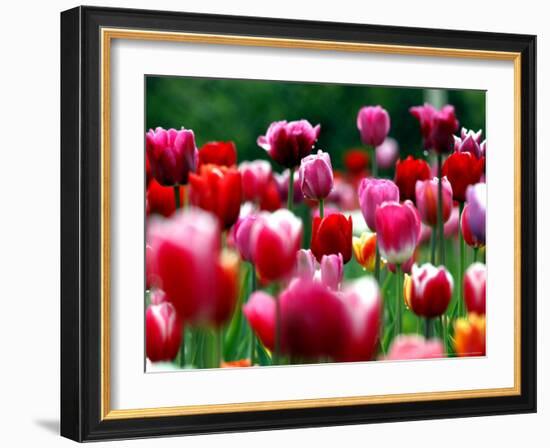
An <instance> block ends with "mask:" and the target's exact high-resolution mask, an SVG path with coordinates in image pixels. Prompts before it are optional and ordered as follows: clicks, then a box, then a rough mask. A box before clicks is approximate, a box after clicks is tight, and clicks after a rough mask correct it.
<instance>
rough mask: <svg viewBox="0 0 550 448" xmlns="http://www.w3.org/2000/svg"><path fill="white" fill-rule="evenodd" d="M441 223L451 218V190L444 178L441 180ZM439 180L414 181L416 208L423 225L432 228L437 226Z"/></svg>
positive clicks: (435, 178)
mask: <svg viewBox="0 0 550 448" xmlns="http://www.w3.org/2000/svg"><path fill="white" fill-rule="evenodd" d="M441 187H442V199H443V222H444V223H445V222H447V220H448V219H449V218H450V216H451V210H452V209H453V190H452V188H451V184H450V183H449V181H448V180H447V178H446V177H444V178H443V179H442V182H441ZM438 188H439V179H438V178H437V177H434V178H433V179H432V180H423V181H420V180H419V181H416V206H417V207H418V212H419V213H420V217H421V219H422V222H423V223H424V224H427V225H429V226H432V227H434V226H435V225H436V224H437V209H438V204H437V202H438V199H437V198H438Z"/></svg>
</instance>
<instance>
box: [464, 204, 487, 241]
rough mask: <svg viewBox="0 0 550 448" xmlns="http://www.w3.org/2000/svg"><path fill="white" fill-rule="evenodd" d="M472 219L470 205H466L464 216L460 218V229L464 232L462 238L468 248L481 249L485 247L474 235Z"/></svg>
mask: <svg viewBox="0 0 550 448" xmlns="http://www.w3.org/2000/svg"><path fill="white" fill-rule="evenodd" d="M470 222H471V217H470V205H468V204H466V205H465V206H464V209H463V210H462V215H461V217H460V229H461V231H462V238H464V241H465V242H466V244H467V245H468V246H471V247H475V248H479V247H481V246H483V244H484V243H483V242H482V241H479V240H478V239H477V238H476V236H475V235H474V234H473V233H472V227H471V223H470Z"/></svg>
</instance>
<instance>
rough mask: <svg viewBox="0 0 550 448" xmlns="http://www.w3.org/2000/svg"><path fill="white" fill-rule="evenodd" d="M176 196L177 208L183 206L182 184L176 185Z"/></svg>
mask: <svg viewBox="0 0 550 448" xmlns="http://www.w3.org/2000/svg"><path fill="white" fill-rule="evenodd" d="M174 198H175V200H176V210H177V209H178V208H180V207H181V197H180V186H179V185H174Z"/></svg>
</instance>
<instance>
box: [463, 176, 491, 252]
mask: <svg viewBox="0 0 550 448" xmlns="http://www.w3.org/2000/svg"><path fill="white" fill-rule="evenodd" d="M466 200H467V201H468V205H469V224H470V230H471V231H472V235H474V237H475V238H476V240H477V241H479V242H481V243H482V244H485V216H486V208H487V187H486V184H484V183H478V184H475V185H470V186H469V187H468V188H467V189H466Z"/></svg>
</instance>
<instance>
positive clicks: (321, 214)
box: [319, 199, 325, 219]
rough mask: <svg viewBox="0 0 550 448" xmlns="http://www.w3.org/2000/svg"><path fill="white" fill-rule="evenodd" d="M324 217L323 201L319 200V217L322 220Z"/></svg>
mask: <svg viewBox="0 0 550 448" xmlns="http://www.w3.org/2000/svg"><path fill="white" fill-rule="evenodd" d="M324 216H325V200H324V199H319V217H320V218H321V219H323V217H324Z"/></svg>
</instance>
